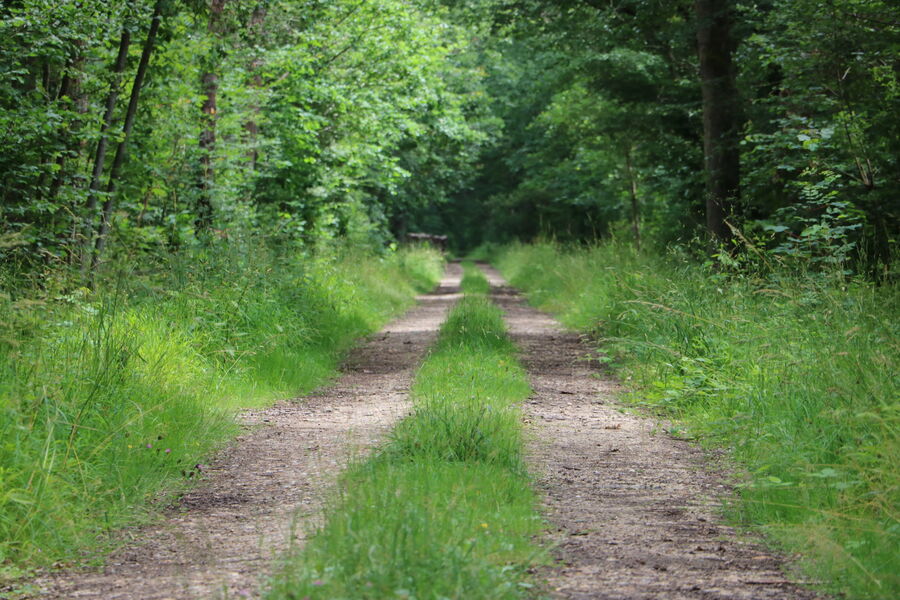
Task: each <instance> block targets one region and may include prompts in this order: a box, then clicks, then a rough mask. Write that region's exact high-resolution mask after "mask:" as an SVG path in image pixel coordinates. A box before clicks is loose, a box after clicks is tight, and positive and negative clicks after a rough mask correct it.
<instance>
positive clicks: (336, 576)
mask: <svg viewBox="0 0 900 600" xmlns="http://www.w3.org/2000/svg"><path fill="white" fill-rule="evenodd" d="M529 393H530V389H529V386H528V383H527V380H526V377H525V373H524V371H523V370H522V368H521V367H520V366H519V365H518V363H517V362H516V358H515V348H514V346H513V345H512V343H511V342H510V341H509V339H508V338H507V337H506V333H505V327H504V324H503V320H502V316H501V314H500V311H499V310H498V309H497V308H496V307H495V306H493V305H492V304H490V303H489V302H488V301H487V300H486V299H485V298H483V297H471V296H467V297H465V298H464V299H463V300H462V301H461V302H460V304H458V305H457V306H456V307H455V309H454V310H453V311H452V312H451V314H450V316H449V317H448V319H447V321H446V322H445V323H444V325H443V326H442V328H441V332H440V336H439V339H438V342H437V344H436V346H435V348H434V349H433V351H432V353H431V354H430V355H429V357H428V359H427V360H426V361H425V363H424V364H423V365H422V367H421V368H420V370H419V371H418V373H417V375H416V380H415V384H414V386H413V388H412V395H413V399H414V402H415V413H414V414H413V415H412V416H411V417H408V418H407V419H406V420H404V421H403V422H402V423H401V424H400V425H399V426H398V427H397V428H396V429H395V431H394V432H393V433H392V435H391V438H390V440H389V442H388V443H387V444H386V445H385V447H384V448H382V449H381V450H380V451H379V452H378V453H377V454H376V455H375V456H373V457H372V458H371V459H369V460H368V461H366V462H364V463H362V464H359V465H356V466H355V467H352V468H351V469H350V470H349V471H348V472H347V473H346V474H345V475H344V477H343V478H342V481H341V483H340V492H339V494H338V496H337V497H336V498H335V500H334V504H333V506H332V507H331V509H330V510H329V511H328V513H327V520H326V523H325V525H324V526H323V527H322V528H321V529H320V530H319V531H318V532H317V533H316V535H315V536H314V537H313V538H312V539H311V540H310V541H309V542H308V544H307V545H306V547H305V548H303V549H301V550H300V551H299V552H298V553H297V555H296V556H293V557H292V558H290V559H289V560H288V563H287V565H286V567H285V569H284V571H283V572H282V573H281V574H280V576H279V577H278V578H277V579H276V581H275V583H274V585H273V587H272V589H271V591H270V594H269V598H305V597H309V598H354V599H358V598H363V599H365V598H371V599H383V598H419V599H428V598H433V599H438V598H473V599H477V598H491V599H494V598H498V599H507V598H509V599H512V598H522V597H525V596H527V595H529V594H528V592H529V589H530V588H531V584H530V583H529V582H528V580H527V573H526V570H527V568H528V567H530V566H532V565H534V564H535V563H536V561H538V560H539V559H540V557H542V556H543V553H542V551H541V549H540V548H538V547H537V546H535V545H534V543H533V541H532V538H533V537H534V536H535V534H537V533H538V532H539V531H540V528H541V524H542V522H541V520H540V518H539V517H538V516H537V515H536V513H535V504H536V499H535V496H534V493H533V491H532V489H531V486H530V481H529V478H528V476H527V474H526V473H525V470H524V467H523V465H522V439H521V436H522V433H521V423H520V419H519V412H518V410H517V408H516V406H515V403H516V402H518V401H520V400H522V399H524V398H525V397H527V396H528V394H529Z"/></svg>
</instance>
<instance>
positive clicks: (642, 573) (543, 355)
mask: <svg viewBox="0 0 900 600" xmlns="http://www.w3.org/2000/svg"><path fill="white" fill-rule="evenodd" d="M484 270H485V273H486V274H487V275H488V279H489V280H490V282H491V285H492V288H493V294H492V296H493V299H494V300H495V301H496V302H497V303H498V304H499V305H500V306H501V307H502V308H503V309H504V310H505V311H506V320H507V323H508V325H509V328H510V334H511V336H512V338H513V339H514V340H515V342H516V343H517V344H518V345H519V347H520V348H522V350H523V356H522V359H523V362H524V364H525V367H526V368H527V369H528V371H529V374H530V377H531V382H532V386H533V387H534V390H535V394H534V396H533V397H532V398H531V399H530V400H529V401H528V403H527V404H526V406H525V409H526V410H525V413H526V417H527V418H528V419H529V421H530V422H531V427H532V430H533V433H534V434H535V435H534V438H535V439H534V441H533V442H532V444H531V448H530V455H531V461H532V464H533V468H534V469H535V472H536V473H538V475H539V478H540V479H539V480H540V485H541V488H542V491H543V493H544V495H545V502H546V505H547V506H546V509H547V514H548V516H549V518H550V521H551V523H552V524H553V525H554V526H555V527H556V528H557V530H556V532H555V534H554V538H555V539H554V541H555V542H556V543H558V544H559V549H558V554H557V556H558V558H559V561H558V565H557V568H554V569H550V570H548V572H547V573H546V575H547V577H548V580H549V584H550V586H551V590H553V591H552V595H553V596H554V597H557V598H579V599H581V598H605V599H622V600H624V599H628V600H637V599H662V598H665V599H666V600H676V599H700V598H703V599H714V598H717V599H722V600H725V599H728V600H734V599H751V598H753V599H764V598H773V599H774V598H778V599H781V600H787V599H797V600H801V599H802V600H806V599H812V598H816V597H817V596H816V595H815V594H813V593H811V592H809V591H808V590H805V589H802V588H799V587H797V586H794V585H792V584H790V583H788V582H787V581H785V577H784V575H783V573H782V572H781V566H782V563H781V561H779V560H778V559H777V558H776V557H775V556H773V555H772V554H771V553H768V552H767V551H765V550H764V549H762V548H761V547H760V546H759V545H758V544H756V543H749V542H745V541H741V540H739V538H738V536H737V534H736V532H735V531H734V530H732V529H731V528H729V527H727V526H726V525H724V524H723V523H722V521H721V519H720V518H718V517H717V512H716V506H717V501H716V498H718V497H721V496H723V495H724V494H727V493H728V491H729V490H728V487H727V486H726V485H725V482H724V479H723V478H722V477H721V476H716V475H715V474H713V473H711V472H710V471H709V470H708V467H707V466H706V461H705V457H704V454H703V452H702V451H700V450H698V449H697V448H695V447H693V446H691V445H690V444H688V443H686V442H682V441H678V440H675V439H672V438H670V437H669V436H667V435H666V434H664V433H662V432H658V433H654V429H655V427H654V423H653V421H652V420H650V419H646V418H641V417H639V416H633V415H628V414H624V413H623V412H620V411H619V410H618V407H617V405H616V403H615V400H614V397H613V396H614V394H615V392H616V384H615V383H614V382H613V381H611V380H609V379H603V378H598V377H597V374H598V371H597V368H596V365H591V363H590V362H588V361H586V360H584V357H585V356H586V355H587V354H588V352H589V349H588V347H587V346H585V345H584V344H583V343H582V342H581V340H580V339H579V337H578V336H577V335H576V334H573V333H571V332H566V331H564V330H563V329H562V328H561V326H560V325H559V324H558V323H557V322H556V321H555V320H554V319H553V318H551V317H550V316H548V315H546V314H544V313H542V312H540V311H537V310H535V309H533V308H531V307H529V306H527V305H526V304H525V303H524V301H523V299H522V298H521V297H520V296H519V295H517V294H516V293H515V291H514V290H512V289H511V288H509V287H506V286H505V283H504V281H503V279H502V277H501V276H500V275H499V273H498V272H497V271H495V270H494V269H491V268H489V267H485V268H484Z"/></svg>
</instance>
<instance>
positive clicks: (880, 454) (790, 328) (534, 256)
mask: <svg viewBox="0 0 900 600" xmlns="http://www.w3.org/2000/svg"><path fill="white" fill-rule="evenodd" d="M498 264H499V266H500V268H501V269H502V270H503V271H504V273H505V275H506V276H507V278H508V279H509V280H510V282H511V283H512V284H513V285H516V286H518V287H520V288H522V289H524V290H525V291H527V292H528V294H529V297H530V298H531V300H532V301H533V302H534V303H535V304H537V305H538V306H541V307H542V308H546V309H548V310H551V311H553V312H555V313H557V314H558V315H560V317H561V319H562V320H563V321H564V322H565V323H566V324H567V325H569V326H571V327H574V328H577V329H580V330H583V331H587V332H590V333H592V334H594V335H595V336H596V337H597V339H598V340H599V341H600V342H601V343H602V346H603V350H604V351H605V352H608V353H609V355H610V356H609V360H611V361H612V364H613V365H614V366H615V367H616V368H617V370H618V371H619V373H620V374H621V375H622V379H624V380H625V381H626V382H628V383H630V384H631V387H632V390H633V394H632V395H631V400H632V401H633V402H635V403H637V404H641V405H644V406H647V407H650V408H651V409H653V410H658V411H661V412H663V413H664V414H666V415H668V416H670V417H675V418H676V419H677V420H678V423H679V425H678V426H676V427H675V428H674V429H673V430H672V433H676V434H679V435H685V436H688V437H697V438H700V439H702V440H704V441H705V442H706V443H709V444H716V445H719V446H724V447H727V448H729V449H731V451H732V454H733V457H734V458H735V459H736V460H737V461H739V462H740V463H741V464H742V465H744V467H745V469H746V476H745V478H744V479H743V480H742V481H741V482H740V483H739V487H738V501H737V503H736V504H735V505H734V506H733V507H732V511H733V514H734V515H735V517H737V518H738V519H740V520H741V521H743V522H744V523H746V524H749V525H753V526H757V527H759V528H761V529H763V530H764V531H765V532H766V533H767V534H769V536H770V538H771V539H773V540H775V541H777V542H778V543H780V544H782V545H783V546H784V547H785V548H786V549H788V550H789V551H792V552H802V553H803V554H805V555H806V556H807V557H808V561H807V564H806V566H807V567H808V568H809V570H810V572H811V573H812V575H813V576H814V577H815V578H819V579H821V580H823V581H825V582H826V583H827V585H828V587H829V588H830V589H831V590H833V591H836V592H839V593H843V594H846V595H847V596H848V597H853V598H887V597H894V596H898V595H900V576H898V573H900V560H898V554H897V548H900V520H898V515H897V507H898V506H900V403H898V398H900V393H898V373H900V364H898V357H900V352H898V351H900V344H898V339H900V321H898V319H897V315H898V308H900V303H898V299H900V296H898V294H897V288H896V286H892V285H884V286H882V287H875V286H872V285H869V284H866V283H864V282H858V281H846V280H844V279H831V280H830V279H828V278H826V277H824V276H812V275H803V276H801V275H788V274H784V273H777V272H776V273H773V274H770V275H768V276H766V277H765V278H763V277H750V276H738V275H728V274H724V273H721V272H716V271H714V270H713V269H710V268H707V267H704V266H701V265H698V264H695V263H693V262H691V261H689V260H687V259H685V258H683V257H680V256H678V255H675V254H673V255H670V256H668V257H664V258H661V257H652V256H648V255H645V254H640V253H636V252H635V251H633V250H632V249H630V248H628V247H625V246H623V245H620V244H607V245H601V246H597V247H593V248H582V249H575V250H566V249H563V248H560V247H558V246H555V245H551V244H538V245H534V246H513V247H510V248H508V249H507V250H506V251H504V252H503V253H502V254H501V255H500V257H499V261H498Z"/></svg>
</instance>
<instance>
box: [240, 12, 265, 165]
mask: <svg viewBox="0 0 900 600" xmlns="http://www.w3.org/2000/svg"><path fill="white" fill-rule="evenodd" d="M265 20H266V4H265V3H264V2H260V3H259V4H257V5H256V8H254V9H253V15H252V16H251V17H250V22H249V23H248V24H247V29H249V31H250V39H251V40H253V42H255V45H256V46H259V43H258V38H259V37H260V34H261V32H262V25H263V23H264V22H265ZM262 66H263V59H262V57H261V56H255V57H254V58H253V60H251V61H250V64H249V66H248V68H249V72H250V87H251V88H252V89H253V90H255V91H258V90H260V89H262V87H263V81H262V76H261V75H260V74H259V69H260V67H262ZM258 118H259V103H258V102H257V101H256V99H254V100H253V102H252V104H251V105H250V118H249V119H247V122H246V123H244V131H246V132H247V145H248V146H249V149H248V150H247V163H248V165H249V167H250V168H249V170H250V172H254V171H256V163H257V161H258V160H259V151H258V150H257V148H256V143H257V139H258V137H259V124H258V122H257V119H258Z"/></svg>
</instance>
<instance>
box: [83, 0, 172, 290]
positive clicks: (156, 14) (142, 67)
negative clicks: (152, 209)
mask: <svg viewBox="0 0 900 600" xmlns="http://www.w3.org/2000/svg"><path fill="white" fill-rule="evenodd" d="M163 2H164V0H157V2H156V5H155V6H154V7H153V18H152V19H151V21H150V30H149V31H148V32H147V39H146V40H145V41H144V49H143V51H142V52H141V60H140V62H139V63H138V68H137V72H136V73H135V75H134V83H133V84H132V87H131V99H130V100H129V101H128V110H127V111H126V113H125V123H124V124H123V125H122V140H121V141H120V142H119V145H118V146H117V147H116V155H115V157H114V158H113V164H112V167H111V168H110V171H109V179H108V181H107V184H106V200H105V201H104V202H103V214H102V215H101V219H100V231H99V232H98V234H97V242H96V245H95V248H94V252H93V257H92V259H91V278H92V279H93V275H94V271H95V270H96V268H97V264H98V263H99V261H100V256H101V255H102V254H103V249H104V248H105V246H106V236H107V234H108V233H109V220H110V216H111V215H112V209H113V206H114V194H115V191H116V184H117V183H118V179H119V172H120V171H121V170H122V165H123V164H124V163H125V156H126V154H127V151H128V138H129V136H130V135H131V129H132V127H133V126H134V117H135V115H136V114H137V107H138V101H139V100H140V96H141V87H143V85H144V76H145V75H146V74H147V66H148V65H149V64H150V55H151V54H152V53H153V47H154V45H155V44H156V34H157V32H158V31H159V25H160V21H161V20H162V7H163Z"/></svg>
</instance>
